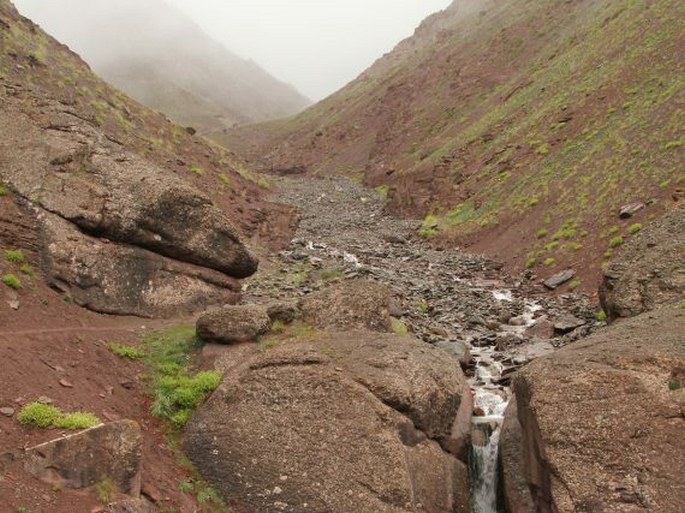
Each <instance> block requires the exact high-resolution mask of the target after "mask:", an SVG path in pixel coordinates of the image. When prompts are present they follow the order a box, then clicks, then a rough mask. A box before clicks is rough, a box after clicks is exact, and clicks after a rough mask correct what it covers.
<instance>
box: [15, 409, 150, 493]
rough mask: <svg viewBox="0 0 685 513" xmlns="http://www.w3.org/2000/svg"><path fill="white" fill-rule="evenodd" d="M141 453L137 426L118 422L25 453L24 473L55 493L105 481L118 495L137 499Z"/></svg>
mask: <svg viewBox="0 0 685 513" xmlns="http://www.w3.org/2000/svg"><path fill="white" fill-rule="evenodd" d="M142 450H143V435H142V433H141V431H140V427H139V426H138V424H137V423H136V422H133V421H129V420H121V421H118V422H112V423H110V424H101V425H99V426H96V427H93V428H90V429H87V430H85V431H81V432H80V433H76V434H73V435H69V436H66V437H64V438H58V439H56V440H53V441H51V442H46V443H44V444H41V445H37V446H35V447H31V448H29V449H27V451H26V456H25V459H24V469H25V470H26V471H27V472H29V473H30V474H32V475H34V476H35V477H37V478H38V479H40V480H42V481H45V482H46V483H49V484H51V485H53V486H55V487H56V488H59V489H81V488H88V487H90V486H93V485H95V484H97V483H100V482H102V481H104V480H109V481H111V483H112V484H113V485H114V486H116V489H117V490H118V491H119V492H121V493H124V494H127V495H131V496H132V497H138V495H140V462H141V457H142Z"/></svg>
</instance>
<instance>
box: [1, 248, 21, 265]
mask: <svg viewBox="0 0 685 513" xmlns="http://www.w3.org/2000/svg"><path fill="white" fill-rule="evenodd" d="M5 260H6V261H7V262H9V263H11V264H23V263H24V253H22V251H21V250H20V249H6V250H5Z"/></svg>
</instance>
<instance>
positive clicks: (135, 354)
mask: <svg viewBox="0 0 685 513" xmlns="http://www.w3.org/2000/svg"><path fill="white" fill-rule="evenodd" d="M107 349H108V350H109V352H110V353H112V354H113V355H116V356H118V357H120V358H128V359H129V360H136V359H138V358H142V357H143V356H145V351H143V350H142V349H138V348H136V347H131V346H124V345H121V344H117V343H116V342H109V343H108V344H107Z"/></svg>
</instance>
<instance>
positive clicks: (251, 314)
mask: <svg viewBox="0 0 685 513" xmlns="http://www.w3.org/2000/svg"><path fill="white" fill-rule="evenodd" d="M269 326H271V319H270V318H269V314H268V313H267V309H266V307H263V306H260V305H228V306H224V307H222V308H215V309H213V310H210V311H209V312H205V313H204V314H202V315H201V316H200V318H199V319H198V320H197V324H196V329H197V335H198V336H199V337H200V338H201V339H202V340H204V341H205V342H216V343H219V344H235V343H239V342H249V341H251V340H255V339H256V338H257V337H258V336H259V335H262V334H263V333H266V331H267V330H268V329H269Z"/></svg>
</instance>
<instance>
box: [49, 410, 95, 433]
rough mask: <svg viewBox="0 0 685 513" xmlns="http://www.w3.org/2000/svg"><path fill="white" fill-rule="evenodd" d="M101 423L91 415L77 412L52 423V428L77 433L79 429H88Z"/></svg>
mask: <svg viewBox="0 0 685 513" xmlns="http://www.w3.org/2000/svg"><path fill="white" fill-rule="evenodd" d="M101 423H102V421H101V420H100V419H99V418H98V417H96V416H95V415H93V414H92V413H89V412H83V411H77V412H74V413H67V414H65V415H62V416H60V417H59V418H57V419H56V420H55V421H54V426H55V427H56V428H59V429H68V430H69V431H78V430H79V429H88V428H91V427H93V426H97V425H98V424H101Z"/></svg>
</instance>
